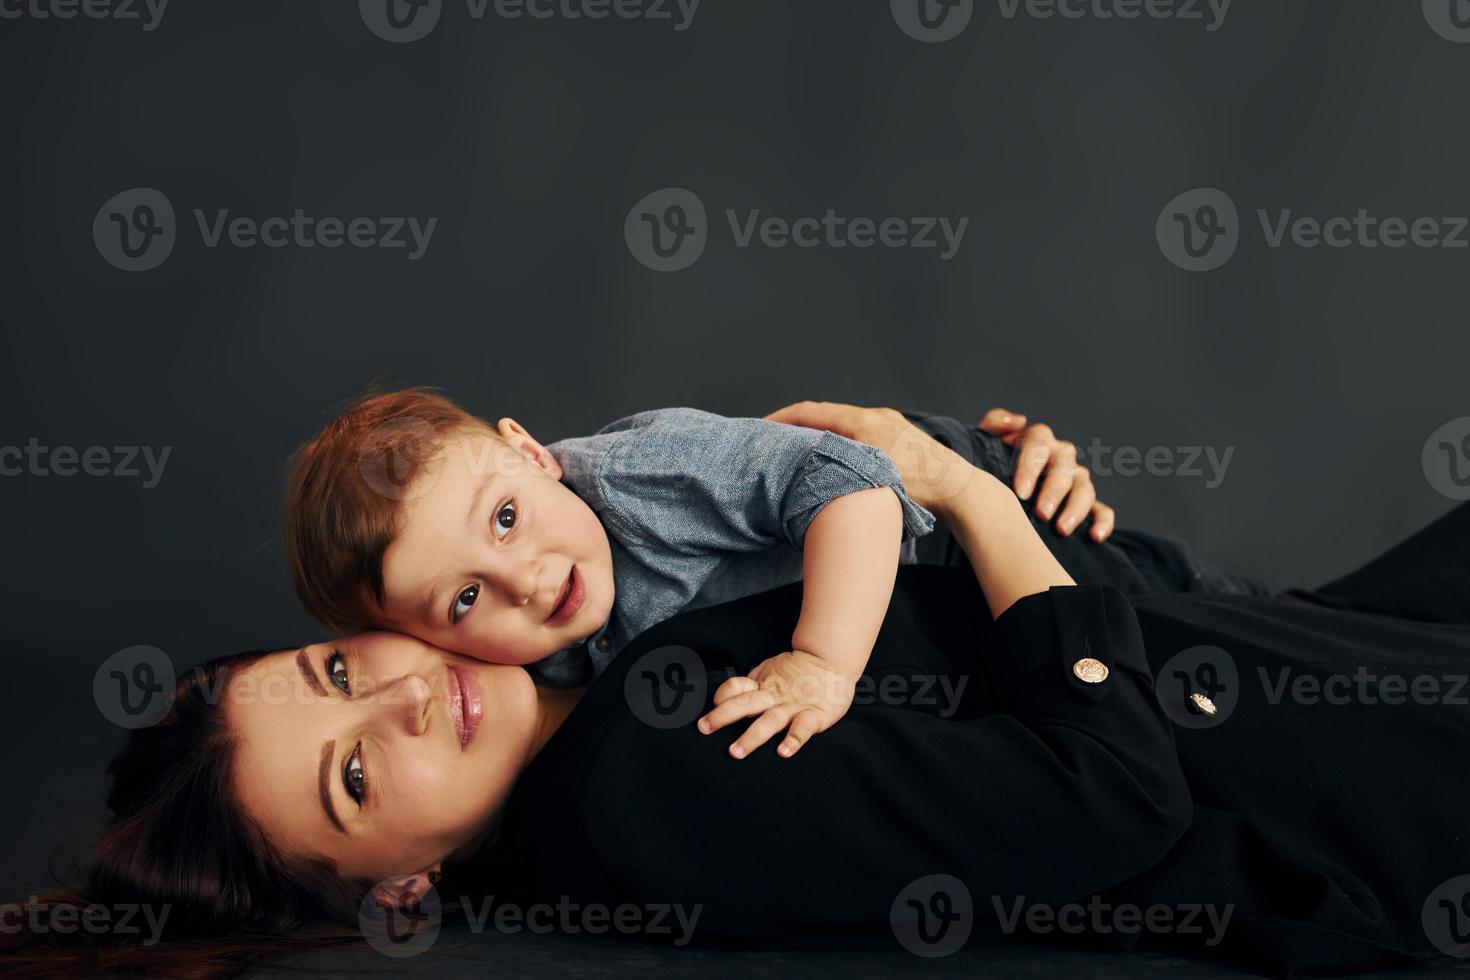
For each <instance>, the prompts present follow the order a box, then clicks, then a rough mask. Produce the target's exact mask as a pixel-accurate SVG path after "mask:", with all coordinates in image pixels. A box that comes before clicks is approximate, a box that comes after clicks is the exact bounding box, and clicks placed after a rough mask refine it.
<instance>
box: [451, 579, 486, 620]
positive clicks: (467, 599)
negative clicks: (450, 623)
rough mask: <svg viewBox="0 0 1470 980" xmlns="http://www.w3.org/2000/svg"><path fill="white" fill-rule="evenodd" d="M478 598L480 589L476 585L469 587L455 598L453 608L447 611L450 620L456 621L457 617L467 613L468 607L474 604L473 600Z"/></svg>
mask: <svg viewBox="0 0 1470 980" xmlns="http://www.w3.org/2000/svg"><path fill="white" fill-rule="evenodd" d="M478 598H480V587H479V586H478V585H471V586H470V587H469V588H467V589H465V590H464V591H463V592H461V593H460V594H459V595H457V596H455V597H454V608H453V609H451V610H450V611H449V615H450V619H451V620H458V619H459V617H461V616H463V615H464V614H465V613H467V612H469V611H470V607H471V606H473V605H474V604H475V600H476V599H478Z"/></svg>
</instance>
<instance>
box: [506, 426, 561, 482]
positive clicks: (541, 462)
mask: <svg viewBox="0 0 1470 980" xmlns="http://www.w3.org/2000/svg"><path fill="white" fill-rule="evenodd" d="M495 431H496V432H497V433H498V434H499V435H500V438H502V439H504V440H505V441H506V442H508V443H509V444H510V445H511V446H513V447H514V448H515V450H516V452H518V453H520V454H521V455H522V456H524V457H525V458H526V460H527V461H528V462H530V463H531V464H533V465H534V466H536V467H537V468H538V469H540V470H541V471H542V472H544V473H545V474H546V475H547V476H549V477H551V478H552V479H553V480H560V479H561V464H560V463H558V462H557V461H556V457H555V456H553V455H551V453H550V452H548V451H547V449H546V447H545V446H543V445H541V443H539V442H537V441H536V440H535V439H533V438H531V433H529V432H527V431H526V429H525V426H523V425H521V423H519V422H517V421H516V420H515V419H513V418H503V419H501V420H500V421H499V422H497V423H496V424H495Z"/></svg>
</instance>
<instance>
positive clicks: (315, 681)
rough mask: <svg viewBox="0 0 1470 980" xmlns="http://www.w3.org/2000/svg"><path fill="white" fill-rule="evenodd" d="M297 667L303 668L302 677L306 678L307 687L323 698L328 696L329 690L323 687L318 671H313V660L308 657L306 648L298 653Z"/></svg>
mask: <svg viewBox="0 0 1470 980" xmlns="http://www.w3.org/2000/svg"><path fill="white" fill-rule="evenodd" d="M296 666H297V667H300V668H301V676H302V677H304V678H306V686H307V687H309V688H311V689H312V691H313V692H315V693H316V694H318V695H319V696H321V697H326V696H327V689H326V688H325V687H323V686H322V682H321V679H320V678H318V677H317V676H316V671H314V670H312V669H311V660H310V659H309V658H308V657H307V656H306V647H302V648H301V649H300V650H297V651H296Z"/></svg>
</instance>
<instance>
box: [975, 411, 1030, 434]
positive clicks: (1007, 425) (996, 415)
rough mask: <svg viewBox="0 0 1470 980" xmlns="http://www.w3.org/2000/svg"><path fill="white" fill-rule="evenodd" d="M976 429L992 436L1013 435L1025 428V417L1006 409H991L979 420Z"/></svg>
mask: <svg viewBox="0 0 1470 980" xmlns="http://www.w3.org/2000/svg"><path fill="white" fill-rule="evenodd" d="M978 428H979V429H980V431H981V432H989V433H990V434H991V435H993V436H1008V435H1015V434H1016V433H1019V432H1020V431H1021V430H1022V429H1024V428H1026V416H1024V415H1022V414H1021V413H1020V412H1012V411H1011V410H1010V409H1006V408H992V409H991V410H990V411H988V412H986V413H985V417H984V418H983V419H981V420H980V424H979V426H978Z"/></svg>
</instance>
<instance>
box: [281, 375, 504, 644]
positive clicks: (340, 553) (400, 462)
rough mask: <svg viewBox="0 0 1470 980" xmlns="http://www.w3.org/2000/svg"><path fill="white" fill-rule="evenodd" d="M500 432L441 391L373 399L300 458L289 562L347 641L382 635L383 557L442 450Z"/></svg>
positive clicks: (308, 600) (315, 605)
mask: <svg viewBox="0 0 1470 980" xmlns="http://www.w3.org/2000/svg"><path fill="white" fill-rule="evenodd" d="M474 431H481V432H490V433H494V431H495V430H494V429H493V428H491V426H490V425H489V423H487V422H485V421H484V420H483V419H480V418H478V417H476V416H474V415H471V414H470V413H469V412H466V411H465V410H464V409H462V408H460V407H459V406H458V405H456V404H454V403H453V402H452V401H450V400H449V399H447V398H445V397H444V396H443V395H440V394H439V393H438V392H437V391H436V390H434V389H432V388H405V389H402V390H399V391H389V392H383V393H379V394H368V395H364V396H363V397H361V398H359V399H357V400H356V401H355V402H353V403H352V404H350V405H349V406H348V407H347V409H346V410H345V411H343V412H342V414H341V415H339V416H337V418H335V419H333V420H332V421H331V422H329V423H327V425H326V426H325V427H324V428H323V429H322V430H321V432H319V433H317V435H316V436H315V438H313V439H312V440H311V441H310V442H308V443H306V445H304V446H302V447H301V448H300V449H298V450H297V451H296V454H295V455H294V456H293V457H292V461H291V473H290V475H289V476H288V477H287V480H286V499H285V520H284V522H283V523H284V527H285V537H286V563H287V565H288V566H289V568H290V570H291V581H292V582H293V583H294V584H295V586H296V594H297V595H298V596H299V597H300V598H301V602H302V603H303V604H304V605H305V606H306V610H307V612H309V613H311V615H312V616H313V617H315V618H316V620H317V621H318V622H320V623H321V624H322V625H324V626H326V627H327V628H328V629H329V630H332V631H333V632H335V633H340V634H345V633H353V632H358V631H360V630H364V629H377V628H381V627H382V626H383V625H384V624H383V622H382V612H381V610H382V606H383V601H384V598H383V555H384V553H385V552H386V551H387V550H388V545H389V544H391V543H392V541H393V535H394V533H395V532H396V530H397V520H398V514H399V507H400V504H401V502H402V500H403V499H404V497H405V496H406V495H407V493H408V492H409V488H410V487H412V486H413V483H414V480H415V479H416V478H417V477H418V476H419V475H420V474H421V473H422V472H423V467H424V466H425V464H426V463H428V462H429V461H430V460H432V459H433V458H434V457H435V456H436V455H437V454H438V452H439V450H440V448H441V447H442V444H443V440H444V438H445V437H447V436H450V435H453V434H457V433H463V432H474Z"/></svg>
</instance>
